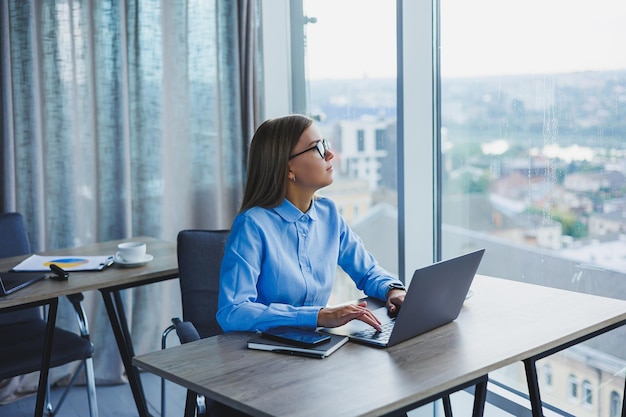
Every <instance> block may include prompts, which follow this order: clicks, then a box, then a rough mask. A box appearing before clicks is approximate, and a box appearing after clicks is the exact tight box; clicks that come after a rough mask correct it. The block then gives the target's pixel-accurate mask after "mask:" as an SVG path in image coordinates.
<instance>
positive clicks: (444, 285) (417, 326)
mask: <svg viewBox="0 0 626 417" xmlns="http://www.w3.org/2000/svg"><path fill="white" fill-rule="evenodd" d="M484 252H485V250H484V249H480V250H477V251H474V252H471V253H467V254H465V255H461V256H458V257H455V258H452V259H448V260H445V261H441V262H437V263H434V264H432V265H429V266H426V267H424V268H420V269H418V270H416V271H415V272H414V273H413V279H412V280H411V284H410V286H409V288H408V290H407V293H406V296H405V298H404V303H403V304H402V307H401V308H400V311H399V312H398V315H397V316H396V317H395V318H391V317H389V315H388V314H387V308H386V307H384V306H383V307H381V308H379V309H376V310H374V311H373V313H374V314H375V315H376V317H378V319H379V320H380V321H381V324H382V327H383V331H380V332H379V331H376V330H375V329H374V328H373V327H371V326H370V325H368V324H365V323H363V322H361V321H359V320H352V321H351V322H350V323H348V324H346V325H344V326H341V327H336V328H323V329H321V330H322V331H323V332H325V333H330V334H336V335H344V336H349V337H350V339H351V340H353V341H355V342H361V343H366V344H371V345H374V346H379V347H380V346H382V347H388V346H393V345H395V344H397V343H400V342H403V341H405V340H407V339H410V338H412V337H415V336H418V335H420V334H422V333H426V332H427V331H429V330H432V329H435V328H437V327H439V326H443V325H444V324H447V323H450V322H452V321H453V320H455V319H456V318H457V317H458V316H459V313H460V312H461V308H462V307H463V302H464V301H465V299H466V297H467V295H468V292H469V289H470V286H471V285H472V281H473V280H474V275H476V271H477V270H478V265H479V264H480V261H481V259H482V257H483V254H484Z"/></svg>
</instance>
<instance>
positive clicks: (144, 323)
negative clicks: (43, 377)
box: [0, 0, 260, 397]
mask: <svg viewBox="0 0 626 417" xmlns="http://www.w3.org/2000/svg"><path fill="white" fill-rule="evenodd" d="M257 9H258V4H257V2H256V1H254V0H250V1H248V0H239V1H237V2H233V1H229V0H187V1H184V0H97V1H95V0H92V1H88V0H65V1H62V0H56V1H53V0H50V1H47V0H44V1H40V0H30V1H24V0H4V1H2V3H1V6H0V32H1V35H2V41H1V52H2V58H1V59H2V65H1V67H0V68H1V71H2V74H1V75H2V82H1V85H0V89H1V90H0V92H1V97H2V99H1V104H0V106H1V107H0V110H1V115H2V116H1V119H0V127H1V128H2V146H1V148H0V152H1V158H0V169H1V172H2V178H1V180H0V206H1V207H0V209H2V211H19V212H21V213H22V214H23V215H24V217H25V220H26V222H27V227H28V232H29V236H30V239H31V244H32V246H33V251H34V252H40V251H43V250H49V249H56V248H62V247H73V246H78V245H83V244H88V243H92V242H98V241H106V240H111V239H120V238H130V237H132V236H139V235H149V236H154V237H157V238H160V239H164V240H170V241H175V239H176V235H177V233H178V231H180V230H182V229H185V228H207V229H210V228H228V227H230V224H231V221H232V219H233V217H234V215H235V213H236V211H237V209H238V206H239V204H240V199H241V195H242V189H243V182H244V167H245V159H246V151H247V146H246V144H247V142H248V140H249V139H250V138H251V137H252V132H253V130H254V128H255V126H256V125H258V121H259V120H260V115H259V105H258V103H259V98H258V93H259V89H258V88H257V86H258V80H259V74H258V68H259V67H260V65H259V63H258V59H259V58H258V57H259V55H260V54H259V53H258V41H257V38H258V36H257V34H258V13H257V12H258V10H257ZM148 252H149V248H148ZM177 287H178V284H177V282H175V281H172V282H168V283H162V284H153V285H150V286H146V287H142V288H140V289H135V290H128V291H126V292H125V293H124V299H125V302H126V311H127V313H128V315H129V319H130V325H131V327H132V329H131V331H132V335H133V338H134V341H135V348H136V351H137V353H141V352H145V351H150V350H156V349H159V348H160V333H161V331H162V330H163V328H164V327H165V326H166V325H167V324H168V321H169V319H170V318H171V317H172V316H174V315H179V314H180V312H179V311H180V306H179V303H180V301H179V300H180V297H179V296H177V295H176V294H177V292H176V291H177ZM172 294H174V295H172ZM86 296H87V300H86V305H87V307H88V309H89V317H90V327H91V329H90V330H91V333H92V338H93V341H94V344H95V347H96V356H95V366H96V378H97V381H98V382H99V383H116V382H120V381H123V375H122V369H123V368H122V365H121V363H120V362H119V358H118V356H119V355H118V354H117V350H116V349H117V348H116V345H115V343H114V342H113V340H114V339H113V336H112V332H111V330H110V326H109V324H108V320H107V319H106V314H105V312H104V308H103V306H102V303H101V300H100V298H99V294H97V293H96V294H86ZM64 310H65V313H64ZM59 314H60V317H59V322H60V323H61V324H62V325H63V326H64V327H68V328H71V324H72V322H73V321H74V318H73V317H72V316H71V314H70V312H69V308H66V309H63V308H62V309H61V311H60V313H59ZM61 373H64V372H61ZM52 377H53V378H54V374H52ZM14 382H15V381H13V382H12V384H11V385H15V383H14ZM5 385H8V384H7V383H6V381H5ZM22 385H24V384H22ZM9 390H13V388H11V389H9ZM5 391H6V390H5ZM5 394H6V393H5ZM1 396H2V393H0V397H1Z"/></svg>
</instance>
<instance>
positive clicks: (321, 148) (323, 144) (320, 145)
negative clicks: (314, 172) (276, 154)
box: [289, 139, 330, 159]
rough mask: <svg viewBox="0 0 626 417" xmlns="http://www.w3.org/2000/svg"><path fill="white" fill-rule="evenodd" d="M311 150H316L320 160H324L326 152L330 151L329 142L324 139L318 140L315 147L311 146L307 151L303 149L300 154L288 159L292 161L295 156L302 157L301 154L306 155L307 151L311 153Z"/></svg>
mask: <svg viewBox="0 0 626 417" xmlns="http://www.w3.org/2000/svg"><path fill="white" fill-rule="evenodd" d="M313 149H317V152H319V154H320V156H321V157H322V159H326V151H328V150H330V142H329V141H327V140H326V139H322V140H318V141H317V143H316V144H315V146H311V147H310V148H309V149H305V150H303V151H302V152H298V153H296V154H293V155H291V156H290V157H289V159H293V158H295V157H296V156H298V155H302V154H303V153H306V152H308V151H312V150H313Z"/></svg>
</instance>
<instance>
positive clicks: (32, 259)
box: [13, 255, 114, 272]
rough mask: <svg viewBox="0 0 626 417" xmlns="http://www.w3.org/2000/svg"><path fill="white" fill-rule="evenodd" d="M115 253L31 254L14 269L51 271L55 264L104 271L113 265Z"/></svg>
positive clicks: (65, 268) (73, 268) (71, 268)
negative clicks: (96, 254)
mask: <svg viewBox="0 0 626 417" xmlns="http://www.w3.org/2000/svg"><path fill="white" fill-rule="evenodd" d="M113 261H114V258H113V255H101V256H71V255H70V256H43V255H31V256H29V257H28V258H26V259H24V260H23V261H22V262H20V263H19V264H18V265H16V266H15V267H14V268H13V271H16V272H21V271H50V264H55V265H57V266H59V267H61V268H63V269H64V270H66V271H68V272H72V271H102V270H103V269H104V268H106V267H109V266H111V265H113Z"/></svg>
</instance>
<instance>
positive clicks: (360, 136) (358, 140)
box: [356, 129, 365, 152]
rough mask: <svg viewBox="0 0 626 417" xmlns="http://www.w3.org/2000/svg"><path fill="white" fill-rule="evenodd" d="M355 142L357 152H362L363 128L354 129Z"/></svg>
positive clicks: (363, 148)
mask: <svg viewBox="0 0 626 417" xmlns="http://www.w3.org/2000/svg"><path fill="white" fill-rule="evenodd" d="M356 143H357V150H358V151H359V152H363V151H364V150H365V131H364V130H363V129H358V130H357V131H356Z"/></svg>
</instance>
